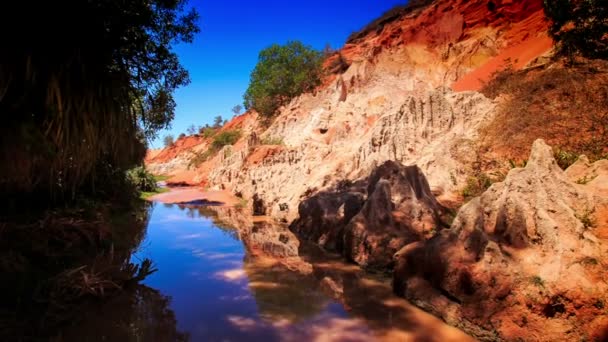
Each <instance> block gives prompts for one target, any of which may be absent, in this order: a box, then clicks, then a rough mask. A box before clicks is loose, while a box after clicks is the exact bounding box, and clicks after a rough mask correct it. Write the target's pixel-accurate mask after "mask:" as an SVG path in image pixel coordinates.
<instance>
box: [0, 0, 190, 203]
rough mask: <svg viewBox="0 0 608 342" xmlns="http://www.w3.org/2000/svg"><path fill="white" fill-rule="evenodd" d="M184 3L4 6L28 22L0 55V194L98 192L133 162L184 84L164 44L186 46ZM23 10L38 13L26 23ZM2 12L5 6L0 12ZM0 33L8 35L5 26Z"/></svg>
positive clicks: (167, 117) (80, 1) (165, 121)
mask: <svg viewBox="0 0 608 342" xmlns="http://www.w3.org/2000/svg"><path fill="white" fill-rule="evenodd" d="M185 3H186V0H145V1H144V0H132V1H110V0H102V1H87V0H71V1H59V2H36V3H33V2H32V1H22V2H18V3H11V4H10V6H11V7H12V8H11V9H10V13H11V16H12V17H13V19H14V20H15V21H16V22H28V28H27V30H21V31H19V32H18V33H16V34H17V35H19V39H20V40H21V41H22V42H27V44H20V45H16V46H15V47H12V48H10V49H5V50H4V51H3V53H2V54H0V75H2V77H1V78H0V113H1V115H2V117H3V119H4V122H3V125H2V127H1V128H0V158H2V160H4V161H6V160H12V161H13V162H11V163H2V164H3V165H1V166H0V179H1V181H0V191H2V192H3V193H5V194H6V195H9V194H11V193H22V194H24V193H32V192H45V191H46V192H48V193H50V194H51V196H46V197H47V198H48V197H50V198H54V199H61V198H65V197H74V194H75V193H76V192H77V191H81V190H84V188H83V187H86V189H88V190H87V191H99V190H100V188H102V185H103V184H104V183H107V179H108V178H114V175H116V174H120V173H122V172H123V171H124V170H126V169H129V168H131V167H132V166H134V165H138V164H139V163H140V162H141V160H142V158H143V156H144V153H145V143H146V140H147V139H150V138H153V137H155V136H156V134H157V132H158V131H159V130H160V129H164V128H167V127H168V126H169V124H170V122H171V120H172V119H173V116H174V110H175V101H174V100H173V96H172V94H173V92H174V90H175V89H176V88H178V87H180V86H183V85H186V84H188V82H189V77H188V73H187V71H186V70H185V69H184V68H183V67H182V65H181V64H180V63H179V60H178V57H177V55H176V54H175V53H174V52H173V50H172V45H173V44H175V43H179V42H191V41H192V39H193V37H194V34H195V33H196V32H197V31H198V28H197V26H196V24H195V22H196V20H197V17H198V16H197V13H196V12H195V11H193V10H190V11H187V10H186V9H185ZM32 8H35V10H36V11H38V12H41V13H44V15H43V16H40V17H37V18H36V20H31V15H32ZM3 10H4V12H6V13H8V12H9V10H8V9H6V8H4V9H3ZM0 25H9V26H8V27H2V29H3V32H9V31H12V32H14V30H13V28H12V27H10V23H7V22H3V23H2V24H0Z"/></svg>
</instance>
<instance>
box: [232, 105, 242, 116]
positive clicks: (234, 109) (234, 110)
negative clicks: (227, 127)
mask: <svg viewBox="0 0 608 342" xmlns="http://www.w3.org/2000/svg"><path fill="white" fill-rule="evenodd" d="M242 110H243V107H242V106H241V105H238V104H237V105H236V106H234V107H232V113H233V114H234V115H239V114H241V111H242Z"/></svg>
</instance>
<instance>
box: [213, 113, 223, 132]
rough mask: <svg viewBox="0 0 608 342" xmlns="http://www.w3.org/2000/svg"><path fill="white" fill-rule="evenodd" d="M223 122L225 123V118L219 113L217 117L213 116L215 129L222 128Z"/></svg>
mask: <svg viewBox="0 0 608 342" xmlns="http://www.w3.org/2000/svg"><path fill="white" fill-rule="evenodd" d="M223 124H224V119H222V116H221V115H218V116H216V117H215V118H213V128H215V129H218V128H222V125H223Z"/></svg>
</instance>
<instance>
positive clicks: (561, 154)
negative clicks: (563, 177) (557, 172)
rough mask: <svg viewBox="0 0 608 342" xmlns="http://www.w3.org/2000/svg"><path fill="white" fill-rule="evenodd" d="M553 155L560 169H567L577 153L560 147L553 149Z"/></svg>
mask: <svg viewBox="0 0 608 342" xmlns="http://www.w3.org/2000/svg"><path fill="white" fill-rule="evenodd" d="M553 156H554V157H555V160H556V161H557V165H559V167H560V168H561V169H562V170H565V169H567V168H568V167H570V165H572V164H574V163H575V162H576V161H577V160H578V154H576V153H574V152H569V151H564V150H561V149H560V150H557V151H555V153H554V155H553Z"/></svg>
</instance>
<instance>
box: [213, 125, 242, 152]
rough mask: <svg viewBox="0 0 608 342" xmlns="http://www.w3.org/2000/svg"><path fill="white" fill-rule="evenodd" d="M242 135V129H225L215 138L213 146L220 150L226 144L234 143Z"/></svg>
mask: <svg viewBox="0 0 608 342" xmlns="http://www.w3.org/2000/svg"><path fill="white" fill-rule="evenodd" d="M240 137H241V131H239V130H231V131H224V132H222V133H220V134H218V135H216V136H215V138H213V143H212V144H211V146H212V147H213V148H215V149H216V150H218V151H219V150H220V149H221V148H222V147H224V146H226V145H234V144H235V143H236V142H237V141H238V140H239V138H240Z"/></svg>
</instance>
